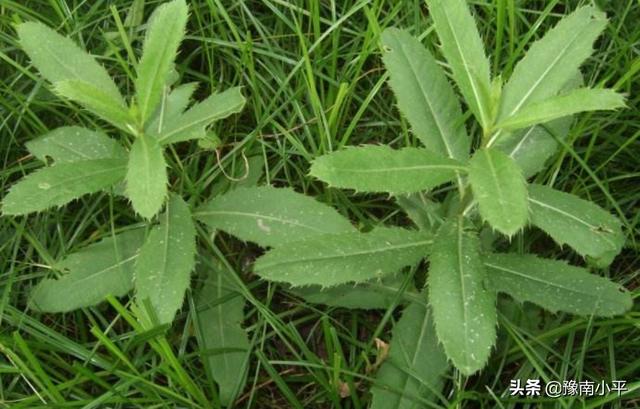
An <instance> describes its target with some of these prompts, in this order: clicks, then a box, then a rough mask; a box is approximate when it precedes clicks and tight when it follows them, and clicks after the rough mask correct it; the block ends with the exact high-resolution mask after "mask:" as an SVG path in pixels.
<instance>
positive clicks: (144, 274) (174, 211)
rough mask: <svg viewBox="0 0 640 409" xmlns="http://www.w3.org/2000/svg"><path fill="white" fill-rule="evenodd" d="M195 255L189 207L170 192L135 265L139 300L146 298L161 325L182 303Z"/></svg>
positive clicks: (169, 318) (193, 227) (193, 228)
mask: <svg viewBox="0 0 640 409" xmlns="http://www.w3.org/2000/svg"><path fill="white" fill-rule="evenodd" d="M195 254H196V229H195V226H194V225H193V220H192V218H191V212H190V211H189V206H188V205H187V204H186V203H185V202H184V201H183V200H182V199H181V198H180V197H179V196H176V195H171V197H170V199H169V201H168V202H167V206H166V208H165V211H164V213H163V214H162V215H161V216H160V225H159V226H157V227H155V228H154V229H153V230H152V231H151V233H150V234H149V237H148V238H147V240H146V242H145V243H144V245H143V246H142V249H141V250H140V255H139V256H138V260H137V261H136V266H135V288H136V297H137V299H138V302H139V303H140V302H141V301H143V300H145V299H148V300H149V301H150V302H151V305H152V306H153V307H154V309H155V313H156V316H157V317H158V320H159V322H160V324H165V323H170V322H171V321H173V317H174V316H175V314H176V311H177V310H178V309H179V308H180V306H182V300H183V298H184V293H185V291H186V290H187V288H188V287H189V279H190V276H191V271H192V270H193V267H194V264H195Z"/></svg>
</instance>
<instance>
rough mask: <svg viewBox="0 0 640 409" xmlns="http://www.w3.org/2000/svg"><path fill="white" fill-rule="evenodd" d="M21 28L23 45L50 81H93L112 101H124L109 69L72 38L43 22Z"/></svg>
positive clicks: (19, 27) (90, 82)
mask: <svg viewBox="0 0 640 409" xmlns="http://www.w3.org/2000/svg"><path fill="white" fill-rule="evenodd" d="M17 31H18V37H19V38H20V45H21V46H22V48H23V49H24V51H25V52H26V53H27V54H28V55H29V58H31V62H32V63H33V65H35V66H36V68H37V69H38V71H40V73H41V74H42V76H43V77H45V78H46V79H47V80H49V82H51V83H54V84H55V83H57V82H60V81H81V82H83V83H87V84H92V85H93V86H94V87H95V88H97V89H100V90H101V91H102V93H104V94H105V95H106V96H108V97H109V98H110V99H112V100H115V101H119V102H121V101H122V96H121V95H120V91H119V90H118V87H117V86H116V84H115V83H114V82H113V80H112V79H111V77H109V74H107V71H106V70H105V69H104V68H103V67H102V66H101V65H100V64H98V63H97V62H96V60H95V59H94V58H93V57H92V56H91V55H89V54H88V53H87V52H86V51H84V50H82V49H81V48H80V47H78V46H77V45H76V44H75V43H74V42H73V41H72V40H71V39H69V38H67V37H64V36H61V35H60V34H58V33H56V32H55V31H53V30H52V29H50V28H49V27H47V26H45V25H43V24H41V23H23V24H20V25H19V26H18V27H17Z"/></svg>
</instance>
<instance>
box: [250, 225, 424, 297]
mask: <svg viewBox="0 0 640 409" xmlns="http://www.w3.org/2000/svg"><path fill="white" fill-rule="evenodd" d="M431 243H432V240H431V238H430V236H428V235H426V234H425V233H421V232H416V231H412V230H405V229H400V228H379V229H376V230H373V231H372V232H370V233H364V234H363V233H359V232H354V233H341V234H329V235H322V236H316V237H313V238H310V239H307V240H302V241H298V242H293V243H290V244H288V245H286V246H281V247H276V248H274V249H272V250H270V251H269V252H267V254H265V255H264V256H262V257H260V258H259V259H258V260H257V261H256V263H255V265H254V270H255V271H256V273H257V274H258V275H259V276H261V277H262V278H265V279H268V280H272V281H281V282H286V283H289V284H291V285H294V286H302V285H309V284H317V285H321V286H325V287H329V286H333V285H338V284H344V283H349V282H363V281H367V280H370V279H373V278H382V277H384V276H385V275H387V274H391V273H394V272H396V271H398V270H399V269H401V268H402V267H405V266H409V265H412V264H415V263H417V262H418V261H420V259H421V258H422V257H424V256H425V255H426V253H427V250H428V248H429V245H430V244H431Z"/></svg>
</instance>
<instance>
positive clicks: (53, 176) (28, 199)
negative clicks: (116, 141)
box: [2, 159, 127, 215]
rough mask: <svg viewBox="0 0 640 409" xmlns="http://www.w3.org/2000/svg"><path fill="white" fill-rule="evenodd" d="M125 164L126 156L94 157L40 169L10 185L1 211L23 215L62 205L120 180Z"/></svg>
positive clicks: (123, 173)
mask: <svg viewBox="0 0 640 409" xmlns="http://www.w3.org/2000/svg"><path fill="white" fill-rule="evenodd" d="M126 166H127V162H126V160H123V159H95V160H84V161H78V162H73V163H61V164H58V165H55V166H50V167H45V168H42V169H39V170H37V171H35V172H33V173H31V174H29V175H28V176H26V177H24V178H23V179H21V180H20V181H19V182H18V183H16V184H15V185H13V186H12V187H11V189H10V190H9V193H8V194H7V195H6V196H5V197H4V199H3V201H2V212H3V214H5V215H23V214H28V213H31V212H38V211H41V210H46V209H48V208H50V207H54V206H62V205H64V204H67V203H69V202H70V201H72V200H74V199H77V198H79V197H80V196H83V195H86V194H89V193H96V192H98V191H100V190H102V189H105V188H108V187H110V186H112V185H114V184H116V183H118V182H119V181H120V180H122V179H123V178H124V175H125V172H126Z"/></svg>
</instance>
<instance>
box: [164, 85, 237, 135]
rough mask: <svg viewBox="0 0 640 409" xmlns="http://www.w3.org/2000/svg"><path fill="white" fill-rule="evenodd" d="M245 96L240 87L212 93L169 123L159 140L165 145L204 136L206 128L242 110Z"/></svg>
mask: <svg viewBox="0 0 640 409" xmlns="http://www.w3.org/2000/svg"><path fill="white" fill-rule="evenodd" d="M245 101H246V100H245V98H244V97H243V96H242V94H241V93H240V87H235V88H230V89H228V90H226V91H223V92H220V93H217V94H212V95H211V96H209V97H208V98H207V99H205V100H204V101H202V102H198V103H197V104H195V105H194V106H192V107H191V108H189V110H187V111H186V112H185V113H184V114H182V115H180V116H179V117H178V118H176V120H175V121H173V122H172V123H170V124H167V127H166V128H165V130H164V132H163V133H162V135H160V136H159V137H158V140H159V141H160V143H162V144H163V145H166V144H170V143H176V142H181V141H188V140H190V139H198V138H203V137H204V136H205V132H204V128H205V127H206V126H208V125H210V124H212V123H213V122H215V121H217V120H218V119H222V118H226V117H228V116H229V115H231V114H235V113H237V112H240V111H241V110H242V107H243V106H244V103H245Z"/></svg>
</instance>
